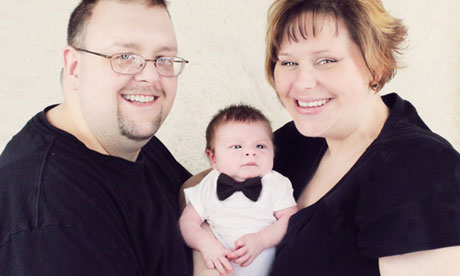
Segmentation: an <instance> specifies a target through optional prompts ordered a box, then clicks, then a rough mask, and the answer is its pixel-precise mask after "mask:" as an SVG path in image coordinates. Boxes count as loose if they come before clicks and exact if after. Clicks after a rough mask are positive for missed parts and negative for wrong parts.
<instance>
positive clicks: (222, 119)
mask: <svg viewBox="0 0 460 276" xmlns="http://www.w3.org/2000/svg"><path fill="white" fill-rule="evenodd" d="M229 122H239V123H255V122H261V123H264V124H265V125H266V126H267V130H268V132H269V133H270V140H271V141H272V143H273V131H272V127H271V125H270V121H269V120H268V119H267V117H265V115H264V114H263V113H262V112H261V111H260V110H259V109H257V108H255V107H252V106H249V105H246V104H235V105H230V106H228V107H226V108H224V109H221V110H219V112H217V114H216V115H214V117H213V118H212V120H211V122H209V125H208V127H207V128H206V150H210V151H212V152H214V139H215V136H216V130H217V128H218V127H220V126H222V125H223V124H225V123H229Z"/></svg>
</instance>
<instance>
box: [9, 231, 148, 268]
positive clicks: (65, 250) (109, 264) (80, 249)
mask: <svg viewBox="0 0 460 276" xmlns="http://www.w3.org/2000/svg"><path fill="white" fill-rule="evenodd" d="M136 265H137V264H135V260H133V259H130V258H129V257H128V255H127V254H126V253H123V252H121V251H120V250H119V249H118V248H116V247H114V246H113V245H111V244H110V243H107V242H104V241H102V240H100V239H98V238H96V237H95V236H93V235H91V234H90V233H85V232H82V231H78V230H75V229H72V228H66V227H60V226H57V225H56V226H44V227H41V228H38V229H34V230H24V231H22V232H19V233H17V234H16V235H14V236H13V237H12V238H11V240H10V241H8V242H7V243H6V244H2V245H0V271H1V273H0V274H1V275H11V276H16V275H17V276H19V275H37V276H45V275H46V276H48V275H120V276H122V275H141V272H140V271H136V270H135V267H136Z"/></svg>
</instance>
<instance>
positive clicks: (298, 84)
mask: <svg viewBox="0 0 460 276" xmlns="http://www.w3.org/2000/svg"><path fill="white" fill-rule="evenodd" d="M293 85H294V87H295V88H296V89H297V90H305V89H311V88H315V87H316V85H317V79H316V76H315V74H314V73H313V72H312V70H310V69H308V68H303V67H301V66H299V68H298V69H297V75H296V78H295V79H294V84H293Z"/></svg>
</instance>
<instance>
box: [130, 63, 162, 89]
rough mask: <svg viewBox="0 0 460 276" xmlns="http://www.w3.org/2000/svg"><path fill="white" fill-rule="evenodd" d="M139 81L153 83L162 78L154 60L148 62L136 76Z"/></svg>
mask: <svg viewBox="0 0 460 276" xmlns="http://www.w3.org/2000/svg"><path fill="white" fill-rule="evenodd" d="M135 78H136V80H137V81H141V82H147V83H149V84H153V83H155V82H157V81H158V80H159V79H160V74H159V73H158V69H157V68H156V66H155V63H154V62H147V63H146V64H145V66H144V69H142V71H141V72H139V73H137V74H136V76H135Z"/></svg>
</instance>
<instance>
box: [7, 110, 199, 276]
mask: <svg viewBox="0 0 460 276" xmlns="http://www.w3.org/2000/svg"><path fill="white" fill-rule="evenodd" d="M49 108H50V107H49ZM49 108H47V109H45V111H44V112H41V113H39V114H37V115H36V116H35V117H33V118H32V119H31V120H30V121H29V122H28V123H27V125H26V126H25V127H24V128H23V129H22V130H21V131H20V132H19V133H18V134H17V135H16V136H15V137H14V138H13V139H12V140H11V141H10V142H9V143H8V145H7V147H6V148H5V150H4V152H3V153H2V155H1V157H0V274H1V275H123V276H126V275H191V274H192V272H191V271H192V267H191V254H190V250H189V249H187V248H186V247H185V245H184V242H183V240H182V237H181V234H180V232H179V228H178V225H177V219H178V216H179V210H178V201H177V198H178V192H179V188H180V186H181V184H182V183H183V182H184V181H185V180H186V179H187V178H188V177H189V176H190V174H189V173H188V172H187V171H186V170H185V169H184V168H183V167H182V166H181V165H180V164H179V163H178V162H177V161H176V160H175V159H174V158H173V156H172V155H171V154H170V152H169V151H168V150H167V149H166V147H165V146H164V145H163V144H162V143H161V142H160V141H159V140H158V139H157V138H155V137H154V138H152V139H151V140H150V142H149V143H148V144H147V145H146V146H144V147H143V149H142V150H141V152H140V154H139V157H138V160H137V161H136V162H130V161H127V160H124V159H121V158H118V157H114V156H108V155H103V154H99V153H97V152H95V151H92V150H89V149H88V148H86V147H85V146H84V145H83V144H82V143H81V142H80V141H78V140H77V139H76V138H75V137H74V136H72V135H70V134H68V133H66V132H64V131H62V130H60V129H57V128H55V127H53V126H51V125H50V124H49V123H48V121H47V120H46V117H45V112H46V111H47V110H48V109H49Z"/></svg>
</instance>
